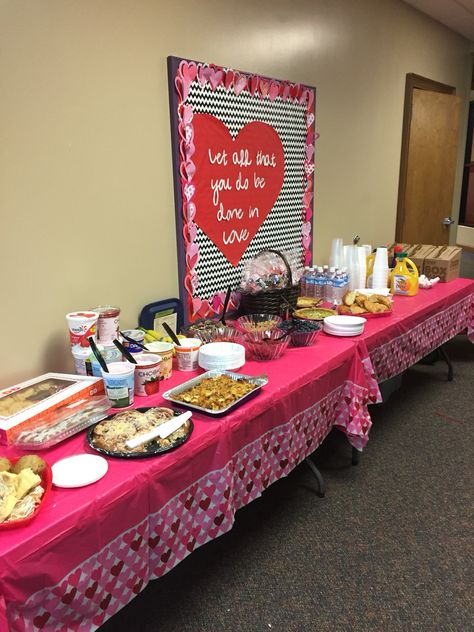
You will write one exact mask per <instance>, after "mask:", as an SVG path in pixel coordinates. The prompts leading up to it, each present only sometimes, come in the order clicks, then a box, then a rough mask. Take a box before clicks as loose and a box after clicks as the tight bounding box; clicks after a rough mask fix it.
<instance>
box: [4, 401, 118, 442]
mask: <svg viewBox="0 0 474 632" xmlns="http://www.w3.org/2000/svg"><path fill="white" fill-rule="evenodd" d="M109 409H110V402H109V400H108V399H107V397H105V395H97V396H94V397H89V398H87V399H82V400H80V401H78V402H73V403H72V404H67V405H66V406H62V407H61V408H57V409H56V410H53V411H51V413H50V414H49V415H48V416H47V417H46V418H45V419H44V420H41V422H40V423H38V425H37V426H35V427H34V428H30V429H28V430H24V431H23V432H20V433H19V434H18V435H17V436H16V437H15V438H14V444H15V445H16V446H17V447H18V448H20V449H22V450H46V449H47V448H50V447H52V446H53V445H56V444H57V443H59V442H60V441H64V439H68V438H69V437H72V436H73V435H75V434H76V433H78V432H80V431H81V430H85V429H86V428H88V427H89V426H91V425H92V424H95V423H97V422H98V421H101V420H102V419H105V417H107V413H108V410H109Z"/></svg>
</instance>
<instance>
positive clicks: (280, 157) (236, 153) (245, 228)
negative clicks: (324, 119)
mask: <svg viewBox="0 0 474 632" xmlns="http://www.w3.org/2000/svg"><path fill="white" fill-rule="evenodd" d="M193 123H194V142H195V146H196V153H195V154H194V163H195V165H196V174H195V177H194V179H193V184H194V185H195V194H194V197H193V201H194V203H195V204H196V216H195V222H196V223H197V224H198V226H199V227H200V228H201V230H203V231H204V233H205V234H206V235H207V236H208V237H209V239H211V241H213V243H214V244H215V245H216V246H217V248H219V250H220V251H221V252H222V253H223V255H224V256H225V257H226V259H227V260H228V261H229V262H230V263H231V264H232V265H233V266H236V265H237V264H238V263H239V261H240V259H241V257H242V255H243V253H244V252H245V250H246V248H247V247H248V245H249V244H250V242H251V241H252V239H253V237H254V236H255V234H256V232H257V231H258V229H259V228H260V226H261V225H262V223H263V221H264V220H265V218H266V217H267V215H268V213H269V212H270V211H271V209H272V208H273V205H274V204H275V201H276V199H277V197H278V195H279V193H280V191H281V186H282V184H283V175H284V166H285V165H284V152H283V146H282V144H281V140H280V138H279V136H278V134H277V132H276V131H275V130H274V129H273V127H271V126H270V125H268V124H267V123H261V122H260V121H253V122H252V123H248V124H247V125H245V126H244V127H243V128H242V129H241V130H240V132H239V133H238V135H237V137H236V138H235V140H233V139H232V137H231V135H230V133H229V130H228V129H227V127H226V126H225V125H224V123H222V121H220V120H219V119H217V118H216V117H215V116H211V115H210V114H195V115H194V118H193ZM246 182H247V188H244V187H245V183H246ZM239 184H240V186H239ZM254 209H257V211H255V210H254Z"/></svg>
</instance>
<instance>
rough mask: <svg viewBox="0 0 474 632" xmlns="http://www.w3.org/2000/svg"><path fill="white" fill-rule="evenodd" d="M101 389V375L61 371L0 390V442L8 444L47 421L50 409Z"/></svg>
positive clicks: (102, 387)
mask: <svg viewBox="0 0 474 632" xmlns="http://www.w3.org/2000/svg"><path fill="white" fill-rule="evenodd" d="M103 392H104V381H103V380H102V378H100V377H91V376H88V375H68V374H65V373H45V374H44V375H39V376H38V377H35V378H32V379H31V380H27V381H26V382H21V383H20V384H15V385H14V386H10V387H8V388H5V389H3V390H0V444H6V445H8V444H10V443H12V442H13V440H14V438H15V437H16V436H17V435H18V433H19V432H20V431H21V432H23V431H24V430H27V429H30V428H34V427H35V425H36V424H37V423H38V422H40V421H41V423H42V424H44V423H47V421H48V415H49V416H51V415H50V413H51V411H53V410H56V409H57V408H60V407H61V406H65V405H67V404H71V403H73V402H75V401H79V400H83V399H87V398H89V397H92V396H93V395H98V394H100V393H103ZM52 419H53V418H52Z"/></svg>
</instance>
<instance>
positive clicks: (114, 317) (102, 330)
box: [93, 305, 120, 344]
mask: <svg viewBox="0 0 474 632" xmlns="http://www.w3.org/2000/svg"><path fill="white" fill-rule="evenodd" d="M93 311H94V312H97V313H98V314H99V320H98V321H97V340H98V341H99V342H100V343H102V344H103V343H107V342H112V340H114V339H115V338H117V336H118V332H119V321H120V307H113V306H112V305H99V306H98V307H94V309H93Z"/></svg>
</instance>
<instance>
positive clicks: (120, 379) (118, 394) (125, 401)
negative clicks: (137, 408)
mask: <svg viewBox="0 0 474 632" xmlns="http://www.w3.org/2000/svg"><path fill="white" fill-rule="evenodd" d="M107 368H108V369H109V370H108V372H106V371H104V370H102V377H103V379H104V385H105V392H106V395H107V397H108V399H109V402H110V405H111V406H112V407H113V408H126V407H127V406H131V405H132V404H133V399H134V394H135V365H134V364H131V363H130V362H112V363H111V364H108V365H107Z"/></svg>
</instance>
